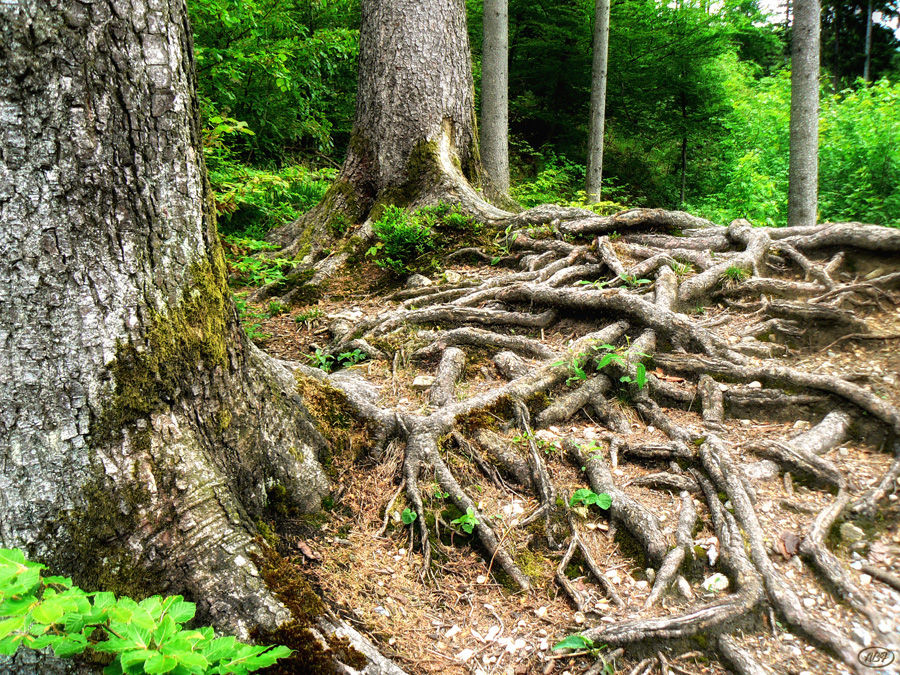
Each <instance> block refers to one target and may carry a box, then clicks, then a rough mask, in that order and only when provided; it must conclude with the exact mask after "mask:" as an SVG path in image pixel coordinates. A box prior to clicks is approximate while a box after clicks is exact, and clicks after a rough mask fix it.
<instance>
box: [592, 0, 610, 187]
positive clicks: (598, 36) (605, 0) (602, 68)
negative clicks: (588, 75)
mask: <svg viewBox="0 0 900 675" xmlns="http://www.w3.org/2000/svg"><path fill="white" fill-rule="evenodd" d="M609 6H610V2H609V0H597V3H596V6H595V8H594V63H593V68H592V83H593V84H592V86H591V131H590V139H589V141H588V168H587V186H586V192H587V198H588V201H591V202H599V201H600V186H601V183H602V181H603V128H604V125H605V123H606V76H607V72H606V71H607V68H608V67H609V66H608V64H609Z"/></svg>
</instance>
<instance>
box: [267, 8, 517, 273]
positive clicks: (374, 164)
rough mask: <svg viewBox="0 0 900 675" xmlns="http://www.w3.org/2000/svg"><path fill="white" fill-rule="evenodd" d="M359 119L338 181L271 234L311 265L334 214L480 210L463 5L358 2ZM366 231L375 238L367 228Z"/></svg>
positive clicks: (354, 219) (357, 218)
mask: <svg viewBox="0 0 900 675" xmlns="http://www.w3.org/2000/svg"><path fill="white" fill-rule="evenodd" d="M361 11H362V27H361V28H360V37H359V84H358V88H357V94H356V117H355V120H354V124H353V133H352V135H351V138H350V145H349V149H348V153H347V158H346V159H345V161H344V164H343V167H342V169H341V173H340V175H339V176H338V179H337V181H335V183H334V185H333V186H332V187H331V188H330V189H329V191H328V193H327V194H326V195H325V198H324V199H323V200H322V202H321V203H320V204H319V205H318V206H317V207H316V208H315V209H313V211H311V212H310V213H309V214H307V215H306V216H305V217H303V218H301V219H300V220H298V221H296V222H294V223H288V224H287V225H285V226H282V227H280V228H278V229H276V230H274V231H273V232H272V233H271V235H270V239H271V240H272V241H273V242H276V243H279V244H282V245H284V246H285V247H286V248H285V249H284V250H282V251H281V252H280V253H279V255H296V254H302V255H303V256H305V257H304V261H305V262H313V261H314V259H315V257H316V255H317V253H318V252H319V250H321V248H322V247H323V246H324V242H325V241H327V240H328V239H329V238H330V237H331V232H330V231H329V228H328V225H329V224H331V223H333V222H334V219H335V218H343V219H344V221H345V223H346V224H349V223H361V222H363V221H364V220H365V218H366V217H367V216H368V214H369V212H370V211H371V210H372V208H373V206H375V205H377V204H380V203H381V204H390V203H395V204H399V205H401V206H409V205H411V204H414V203H427V202H430V201H436V200H437V199H440V198H447V199H450V200H452V201H458V202H460V203H461V204H462V205H463V207H465V208H467V209H468V210H470V211H473V212H477V213H480V214H483V215H484V216H485V217H501V216H503V215H506V214H505V212H503V211H500V210H498V209H495V208H493V207H491V206H490V204H487V203H486V202H485V201H484V200H483V199H482V198H481V196H480V195H479V194H478V193H477V192H476V191H475V190H474V188H473V187H472V185H473V184H474V185H476V186H480V185H481V182H482V174H483V169H482V167H481V160H480V157H479V152H478V142H477V129H476V124H475V108H474V102H473V92H474V84H473V80H472V66H471V58H470V52H469V38H468V33H467V31H466V15H465V5H464V3H462V2H458V0H427V1H424V2H423V1H421V0H363V1H362V3H361ZM361 234H362V236H364V237H366V236H371V232H370V231H367V230H366V229H365V228H364V229H363V231H362V232H361Z"/></svg>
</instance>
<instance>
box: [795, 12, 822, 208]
mask: <svg viewBox="0 0 900 675" xmlns="http://www.w3.org/2000/svg"><path fill="white" fill-rule="evenodd" d="M790 133H791V139H790V146H791V149H790V170H789V177H788V225H814V224H815V222H816V206H817V200H818V167H819V161H818V152H819V2H818V0H796V2H795V3H794V31H793V38H792V40H791V132H790Z"/></svg>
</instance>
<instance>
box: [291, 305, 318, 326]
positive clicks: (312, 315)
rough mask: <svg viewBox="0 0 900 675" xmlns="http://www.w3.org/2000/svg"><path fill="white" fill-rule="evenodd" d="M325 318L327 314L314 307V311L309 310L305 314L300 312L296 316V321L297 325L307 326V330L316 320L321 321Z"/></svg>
mask: <svg viewBox="0 0 900 675" xmlns="http://www.w3.org/2000/svg"><path fill="white" fill-rule="evenodd" d="M324 316H325V312H323V311H322V310H321V309H319V308H318V307H313V308H312V309H308V310H306V311H305V312H299V313H297V314H295V315H294V321H295V322H297V323H302V324H305V325H306V327H307V328H309V327H310V326H311V325H312V324H313V322H315V320H316V319H321V318H322V317H324Z"/></svg>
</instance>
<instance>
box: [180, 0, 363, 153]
mask: <svg viewBox="0 0 900 675" xmlns="http://www.w3.org/2000/svg"><path fill="white" fill-rule="evenodd" d="M188 11H189V13H190V19H191V26H192V28H193V30H194V53H195V56H196V60H197V72H198V90H199V91H198V93H199V96H200V102H201V111H202V112H203V115H204V119H208V118H209V117H211V116H213V115H216V114H222V115H223V116H224V115H230V116H232V117H236V118H238V119H241V120H245V121H246V122H247V123H248V124H249V125H250V127H251V128H252V129H253V130H254V131H255V132H256V134H255V135H254V136H252V137H249V136H248V137H241V138H235V139H233V141H234V142H233V143H232V145H233V147H235V148H236V149H238V150H239V151H240V153H241V156H242V159H244V160H245V161H251V160H255V161H260V160H263V161H269V160H275V161H283V160H284V158H285V155H286V152H294V151H296V150H298V149H302V148H310V149H315V150H317V151H319V152H329V151H330V150H331V149H332V148H333V143H334V135H335V133H338V134H340V135H341V137H342V138H345V137H346V136H347V135H349V132H350V124H351V121H352V119H353V106H354V93H355V91H356V55H357V52H358V48H359V31H358V30H356V28H357V27H358V26H359V21H360V19H359V2H358V0H329V1H328V2H307V3H297V2H289V3H284V2H281V1H280V0H253V1H252V2H248V1H246V0H191V2H189V3H188Z"/></svg>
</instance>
